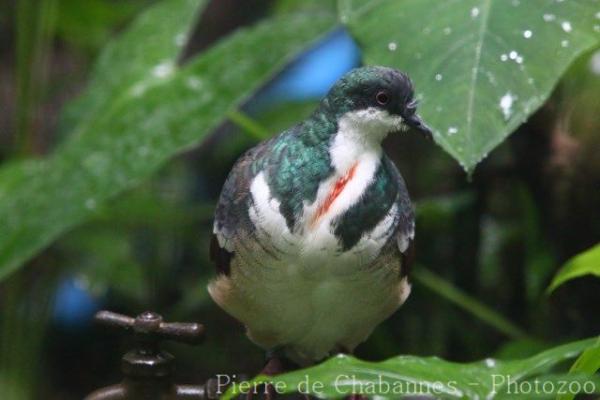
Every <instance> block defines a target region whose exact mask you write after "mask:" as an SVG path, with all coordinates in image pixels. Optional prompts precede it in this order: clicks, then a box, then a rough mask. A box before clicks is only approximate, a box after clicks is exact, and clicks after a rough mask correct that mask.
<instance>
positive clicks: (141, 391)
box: [85, 311, 218, 400]
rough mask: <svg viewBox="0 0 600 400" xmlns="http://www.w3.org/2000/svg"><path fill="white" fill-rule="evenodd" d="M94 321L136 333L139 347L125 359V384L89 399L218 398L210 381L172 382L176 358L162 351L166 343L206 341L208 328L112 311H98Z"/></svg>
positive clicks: (99, 390)
mask: <svg viewBox="0 0 600 400" xmlns="http://www.w3.org/2000/svg"><path fill="white" fill-rule="evenodd" d="M94 319H95V320H96V322H99V323H101V324H103V325H107V326H110V327H115V328H121V329H125V330H126V331H129V332H131V333H132V334H133V337H134V340H135V348H134V349H133V350H131V351H129V352H127V353H126V354H125V355H124V356H123V358H122V360H121V371H122V372H123V375H124V379H123V381H122V382H121V383H119V384H116V385H112V386H108V387H105V388H102V389H98V390H96V391H95V392H93V393H91V394H89V395H88V396H87V397H86V398H85V400H183V399H195V400H199V399H216V398H218V391H217V390H216V386H215V385H214V384H213V383H214V382H213V380H209V381H208V382H207V383H206V384H204V385H176V384H174V383H173V382H172V372H173V367H174V366H173V360H174V357H173V356H172V355H171V354H169V353H167V352H165V351H162V350H161V349H160V347H159V344H160V342H161V341H163V340H174V341H177V342H182V343H187V344H191V345H195V344H199V343H200V342H201V341H202V340H203V338H204V327H203V326H202V325H200V324H196V323H183V322H163V318H162V317H161V316H160V315H158V314H155V313H153V312H150V311H147V312H144V313H142V314H140V315H138V316H137V317H136V318H132V317H129V316H127V315H121V314H116V313H113V312H110V311H100V312H98V313H97V314H96V315H95V317H94Z"/></svg>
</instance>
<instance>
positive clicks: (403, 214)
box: [384, 156, 415, 276]
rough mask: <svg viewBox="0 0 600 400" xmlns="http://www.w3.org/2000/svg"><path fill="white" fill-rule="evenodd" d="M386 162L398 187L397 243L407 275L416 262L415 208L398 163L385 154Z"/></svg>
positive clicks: (403, 269)
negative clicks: (395, 163)
mask: <svg viewBox="0 0 600 400" xmlns="http://www.w3.org/2000/svg"><path fill="white" fill-rule="evenodd" d="M384 162H385V163H386V164H387V168H388V171H389V173H390V174H391V175H392V176H393V178H394V179H395V181H396V184H397V187H398V194H397V197H396V205H397V207H398V223H397V226H396V233H395V237H396V243H397V245H398V250H400V254H401V257H402V275H403V276H406V275H408V273H409V272H410V269H411V266H412V264H413V262H414V255H415V246H414V243H415V214H414V210H413V206H412V203H411V201H410V197H409V195H408V191H407V190H406V184H405V183H404V179H403V178H402V175H400V172H398V169H397V168H396V165H394V163H393V162H392V161H391V160H390V159H389V158H388V157H387V156H384Z"/></svg>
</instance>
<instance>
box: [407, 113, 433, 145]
mask: <svg viewBox="0 0 600 400" xmlns="http://www.w3.org/2000/svg"><path fill="white" fill-rule="evenodd" d="M405 121H406V125H408V126H409V127H411V128H413V129H416V130H418V131H419V132H421V133H422V134H423V135H424V136H425V137H426V138H427V139H429V140H431V139H433V132H432V131H431V128H429V127H428V126H427V125H426V124H425V122H423V120H422V119H421V117H419V116H418V115H417V114H413V115H412V116H410V117H408V118H405Z"/></svg>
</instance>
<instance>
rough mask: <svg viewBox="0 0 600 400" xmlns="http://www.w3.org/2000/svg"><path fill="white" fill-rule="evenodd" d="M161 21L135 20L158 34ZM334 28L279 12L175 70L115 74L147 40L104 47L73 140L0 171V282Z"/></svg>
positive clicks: (169, 63) (179, 1) (167, 63)
mask: <svg viewBox="0 0 600 400" xmlns="http://www.w3.org/2000/svg"><path fill="white" fill-rule="evenodd" d="M165 4H170V5H171V6H172V7H184V6H185V5H186V4H189V3H188V2H187V1H183V0H170V1H168V2H167V3H161V4H160V5H158V6H157V7H160V8H159V9H161V10H163V11H165V12H166V11H167V10H168V8H167V9H165ZM187 11H188V13H193V12H194V10H193V9H191V8H188V9H187ZM178 12H179V11H178ZM148 15H153V16H154V17H155V19H152V18H150V17H149V16H148ZM162 17H164V15H160V14H156V13H150V14H144V16H142V18H143V19H144V20H145V21H146V23H147V24H148V25H153V26H154V27H155V28H156V29H160V28H161V25H160V21H161V20H162ZM334 23H335V18H334V16H333V15H331V14H326V13H318V14H316V13H310V14H303V13H298V14H293V15H280V16H278V17H276V18H272V19H270V20H267V21H264V22H262V23H260V24H258V25H257V26H255V27H252V28H248V29H244V30H240V31H238V32H236V33H234V34H232V35H230V36H229V37H227V38H226V39H224V40H223V41H221V42H219V43H218V44H216V45H215V46H214V47H212V48H211V49H209V50H207V51H206V52H204V53H202V54H201V55H200V56H199V57H197V58H196V59H193V60H192V61H190V62H189V63H188V64H187V65H185V66H183V67H180V66H178V65H177V64H176V62H175V57H176V53H175V52H173V53H171V57H170V58H168V59H163V58H161V57H162V56H161V57H157V58H152V59H151V60H148V62H151V63H154V64H153V65H147V68H142V67H141V66H139V67H136V72H135V73H133V72H131V73H130V72H122V71H117V70H116V68H117V66H125V67H123V68H128V67H127V66H128V65H129V63H128V62H126V61H125V60H123V59H120V58H119V57H122V58H125V59H126V60H130V59H131V58H132V57H134V56H135V55H137V54H138V53H137V51H136V50H135V48H136V46H138V45H139V43H138V42H139V41H142V42H143V41H145V39H143V38H140V37H139V36H138V35H134V34H132V33H131V32H128V33H126V34H125V35H124V36H123V38H122V39H121V40H123V41H125V42H126V43H119V44H115V45H113V46H111V48H112V49H114V48H116V47H118V48H120V50H119V51H118V52H116V51H115V50H111V52H112V54H113V58H112V59H111V60H109V61H112V62H113V63H111V62H109V61H107V56H106V55H103V56H101V58H100V64H101V65H105V67H106V68H109V69H110V70H109V71H104V70H103V72H102V73H101V72H99V71H96V74H98V76H99V77H98V78H96V79H95V81H97V82H99V83H97V85H99V86H104V85H106V89H105V90H104V91H100V89H99V87H97V86H95V85H96V84H94V83H92V85H91V86H90V92H88V94H86V95H85V96H86V97H88V99H87V100H86V101H85V103H86V104H87V106H86V110H87V107H89V108H90V110H93V112H92V111H86V112H84V113H83V114H82V117H81V120H79V122H78V123H77V126H76V127H75V132H76V133H77V134H76V135H73V136H72V137H70V138H69V140H67V141H66V142H65V143H64V144H63V145H62V146H61V147H60V148H59V149H58V150H57V151H56V152H55V153H54V154H53V155H52V156H51V157H49V158H48V159H46V160H42V161H38V162H27V163H25V164H17V165H12V166H11V168H10V169H9V170H7V171H4V172H3V171H0V221H2V229H1V230H0V279H1V278H4V277H6V276H7V275H8V274H9V273H11V272H13V271H15V270H16V269H17V268H18V267H19V266H20V265H21V264H22V263H23V262H25V261H26V260H27V259H28V258H29V257H31V256H32V255H33V254H35V252H36V251H38V250H40V249H41V248H43V247H44V246H47V245H48V244H50V243H51V242H52V241H53V240H54V239H55V238H56V237H57V236H59V235H60V234H62V233H64V232H65V231H67V230H68V229H70V228H72V227H74V226H76V225H77V224H80V223H82V222H84V221H86V220H87V219H89V218H90V217H91V216H93V215H94V213H95V212H96V210H97V209H99V207H100V206H101V205H102V204H103V203H104V202H105V201H107V200H108V199H110V198H112V197H113V196H115V195H117V194H118V193H120V192H122V191H123V190H126V189H128V188H131V187H133V186H135V185H136V184H138V183H139V182H141V181H142V180H143V179H145V178H147V177H148V176H149V175H150V174H152V173H153V172H154V171H156V170H157V169H158V168H159V167H160V166H161V165H163V164H164V163H165V162H167V161H168V160H169V158H171V157H172V156H174V155H175V154H177V153H179V152H181V151H183V150H185V149H187V148H190V147H192V146H194V145H196V144H197V143H198V142H199V141H200V140H201V139H202V138H203V137H204V136H205V135H206V134H207V133H208V132H209V131H210V130H211V129H213V128H214V127H216V126H217V125H218V124H219V123H222V122H223V120H224V118H225V115H226V113H227V111H228V110H230V109H232V108H234V107H236V106H237V105H238V104H239V103H240V102H242V101H243V100H244V99H245V98H246V97H247V96H249V95H250V94H251V93H252V92H253V91H255V90H256V89H257V88H258V87H259V86H260V85H261V84H262V83H263V82H265V81H266V80H267V79H268V78H269V77H270V76H272V75H273V74H274V73H275V72H277V71H278V70H279V69H280V68H281V67H282V66H283V65H284V64H285V63H286V62H288V61H289V60H290V59H291V57H293V56H295V55H296V54H298V53H299V52H300V51H301V50H303V49H304V48H305V47H306V46H307V45H308V44H309V43H311V42H312V41H313V40H316V39H317V38H318V37H320V36H321V35H323V34H324V33H325V32H326V31H327V30H329V29H330V28H331V27H332V26H333V25H334ZM139 24H140V22H139V21H138V22H137V23H136V24H134V28H133V29H137V28H138V27H139V26H138V25H139ZM144 27H146V25H144ZM171 39H173V37H172V36H171ZM267 44H268V45H267ZM127 46H130V48H131V51H130V52H127V51H125V48H126V47H127ZM161 54H164V53H161ZM139 56H140V57H141V55H139ZM157 60H162V61H160V62H158V63H157ZM135 62H137V61H135ZM135 62H134V61H133V60H132V63H135ZM144 63H146V62H144ZM98 68H100V67H98ZM110 72H112V73H113V75H111V74H110ZM100 76H102V77H103V78H100ZM113 79H114V81H113ZM102 82H104V83H102ZM96 90H98V92H96ZM92 91H94V92H95V93H92ZM96 96H97V97H96Z"/></svg>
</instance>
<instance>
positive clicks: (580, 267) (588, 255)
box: [547, 243, 600, 293]
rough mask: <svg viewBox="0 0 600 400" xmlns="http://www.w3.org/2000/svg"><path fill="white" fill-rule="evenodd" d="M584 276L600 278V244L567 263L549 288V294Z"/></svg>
mask: <svg viewBox="0 0 600 400" xmlns="http://www.w3.org/2000/svg"><path fill="white" fill-rule="evenodd" d="M584 275H596V276H598V277H600V243H598V244H597V245H595V246H594V247H592V248H591V249H588V250H586V251H584V252H583V253H580V254H578V255H576V256H575V257H573V258H571V259H570V260H569V261H567V263H566V264H565V265H564V266H563V267H562V268H561V270H560V271H558V273H557V274H556V276H555V277H554V279H553V280H552V282H551V283H550V286H548V290H547V292H548V293H551V292H552V291H553V290H554V289H556V288H557V287H559V286H560V285H562V284H563V283H565V282H567V281H570V280H571V279H574V278H579V277H580V276H584Z"/></svg>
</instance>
